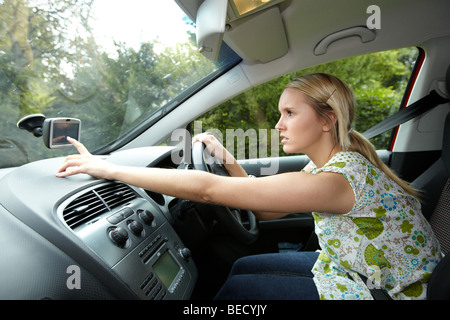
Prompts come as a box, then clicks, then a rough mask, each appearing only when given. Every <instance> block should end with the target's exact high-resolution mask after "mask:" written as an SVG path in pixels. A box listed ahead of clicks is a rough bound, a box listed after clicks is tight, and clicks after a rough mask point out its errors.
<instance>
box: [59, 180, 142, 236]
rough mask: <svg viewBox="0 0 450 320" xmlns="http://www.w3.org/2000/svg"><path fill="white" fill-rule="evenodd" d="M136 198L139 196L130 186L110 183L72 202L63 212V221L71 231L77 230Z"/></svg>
mask: <svg viewBox="0 0 450 320" xmlns="http://www.w3.org/2000/svg"><path fill="white" fill-rule="evenodd" d="M135 198H137V195H136V193H135V192H134V191H133V190H132V189H131V188H130V187H129V186H127V185H125V184H123V183H108V184H106V185H102V186H99V187H97V188H95V189H93V190H90V191H88V192H86V193H85V194H82V195H80V196H79V197H77V198H75V199H74V200H72V202H70V203H69V204H68V205H67V206H66V207H65V208H64V210H63V219H64V221H65V222H66V223H67V225H68V226H69V227H70V228H71V229H75V228H76V227H78V226H80V225H82V224H84V223H87V222H89V221H91V220H93V219H94V218H95V217H98V216H100V215H102V214H104V213H106V212H109V211H112V210H113V209H114V208H117V207H119V206H122V205H124V204H126V203H128V202H130V201H131V200H133V199H135Z"/></svg>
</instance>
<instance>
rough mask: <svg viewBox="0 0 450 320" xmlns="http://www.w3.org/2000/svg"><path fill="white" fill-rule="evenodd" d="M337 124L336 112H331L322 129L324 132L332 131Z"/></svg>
mask: <svg viewBox="0 0 450 320" xmlns="http://www.w3.org/2000/svg"><path fill="white" fill-rule="evenodd" d="M336 123H337V117H336V115H335V114H334V111H330V112H329V113H328V114H327V117H326V118H325V119H324V121H323V127H322V128H323V131H325V132H329V131H332V130H333V128H335V127H336Z"/></svg>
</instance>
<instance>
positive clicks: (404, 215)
mask: <svg viewBox="0 0 450 320" xmlns="http://www.w3.org/2000/svg"><path fill="white" fill-rule="evenodd" d="M310 167H311V171H310V173H313V174H318V173H321V172H335V173H340V174H342V175H343V176H344V177H345V178H346V179H347V180H348V182H349V183H350V185H351V187H352V189H353V192H354V194H355V204H354V206H353V209H352V210H351V211H350V212H349V213H347V214H333V213H314V214H313V216H314V220H315V232H316V234H317V235H318V238H319V243H320V246H321V249H322V250H321V253H320V255H319V258H318V260H317V261H316V263H315V265H314V267H313V269H312V272H313V274H314V282H315V284H316V287H317V289H318V292H319V295H320V297H321V299H326V300H328V299H345V300H347V299H372V296H371V294H370V291H369V289H368V287H372V288H373V287H376V288H380V287H381V288H383V289H385V291H387V293H388V294H389V295H390V296H391V297H392V298H393V299H425V298H426V286H427V281H428V278H429V276H430V275H431V272H432V271H433V269H434V267H435V266H436V265H437V263H438V261H439V260H440V258H441V253H440V247H439V243H438V241H437V240H436V237H435V236H434V234H433V231H432V229H431V227H430V225H429V224H428V222H427V221H426V219H425V218H424V217H423V215H422V213H421V205H420V202H419V201H417V200H416V199H415V198H414V197H412V196H410V195H409V194H407V193H405V192H404V191H403V189H402V188H401V187H400V186H399V185H398V184H396V183H395V182H394V181H393V180H391V179H390V178H388V177H387V176H386V175H385V174H384V173H383V172H381V171H380V170H379V169H377V168H376V167H374V166H373V165H372V164H371V163H370V162H369V161H368V160H367V159H366V158H364V157H363V156H362V155H361V154H359V153H357V152H340V153H337V154H336V155H334V156H333V157H332V158H331V159H330V161H328V162H327V163H326V164H325V165H324V166H323V167H322V168H317V167H315V165H314V164H313V163H311V164H310ZM358 273H359V274H363V275H365V276H366V277H367V278H369V279H370V280H372V281H367V283H365V282H364V281H363V280H362V279H361V278H360V277H359V276H358Z"/></svg>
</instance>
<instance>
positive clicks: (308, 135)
mask: <svg viewBox="0 0 450 320" xmlns="http://www.w3.org/2000/svg"><path fill="white" fill-rule="evenodd" d="M305 97H306V95H305V94H304V93H303V92H301V91H300V90H297V89H293V88H287V89H285V90H284V91H283V93H282V94H281V97H280V101H279V104H278V109H279V111H280V114H281V116H280V120H279V121H278V123H277V124H276V126H275V129H277V130H278V131H279V132H280V138H281V144H282V145H283V150H284V152H286V153H305V154H308V153H310V152H315V151H316V150H317V149H318V148H320V142H321V141H323V139H324V135H323V132H324V131H329V128H328V126H327V124H326V121H324V120H322V119H320V118H319V117H318V116H317V114H316V112H315V111H314V109H313V108H312V107H311V106H310V105H309V104H308V103H307V102H306V99H305Z"/></svg>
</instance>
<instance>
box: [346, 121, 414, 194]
mask: <svg viewBox="0 0 450 320" xmlns="http://www.w3.org/2000/svg"><path fill="white" fill-rule="evenodd" d="M349 137H350V148H349V150H348V151H356V152H359V153H360V154H362V155H363V156H364V157H365V158H366V159H367V160H369V161H370V162H371V163H372V164H373V165H374V166H375V167H377V168H378V169H380V170H381V171H382V172H384V173H385V174H386V175H387V176H388V177H389V178H390V179H392V180H394V181H395V182H396V183H397V184H398V185H399V186H400V187H401V188H402V189H403V190H405V191H406V192H407V193H409V194H410V195H412V196H413V197H415V198H419V192H418V191H417V190H416V189H414V188H413V187H411V185H410V184H409V183H408V182H406V181H404V180H402V179H400V178H399V177H398V176H397V175H396V174H395V173H394V172H393V171H392V170H391V169H390V168H389V167H388V166H387V165H386V164H385V163H384V162H383V161H382V160H381V159H380V157H379V156H378V154H377V153H376V151H375V148H374V146H373V144H372V143H371V142H370V141H369V140H367V139H366V138H365V137H364V136H363V135H362V134H360V133H359V132H356V131H355V130H353V129H352V130H350V132H349Z"/></svg>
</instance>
